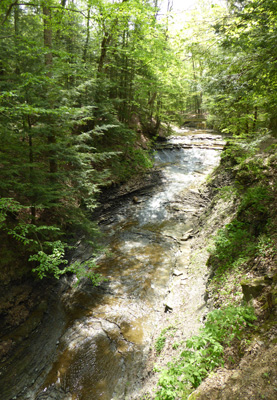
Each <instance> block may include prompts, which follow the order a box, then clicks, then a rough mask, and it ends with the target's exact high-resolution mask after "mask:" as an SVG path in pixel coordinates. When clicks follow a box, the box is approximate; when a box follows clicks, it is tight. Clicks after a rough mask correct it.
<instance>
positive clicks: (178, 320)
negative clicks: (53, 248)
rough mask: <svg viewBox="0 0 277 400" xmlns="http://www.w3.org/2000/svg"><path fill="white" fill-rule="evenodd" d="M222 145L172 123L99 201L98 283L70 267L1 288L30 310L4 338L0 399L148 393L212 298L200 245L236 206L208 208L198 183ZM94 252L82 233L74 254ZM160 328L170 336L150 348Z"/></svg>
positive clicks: (88, 399) (207, 193)
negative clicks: (140, 165)
mask: <svg viewBox="0 0 277 400" xmlns="http://www.w3.org/2000/svg"><path fill="white" fill-rule="evenodd" d="M223 145H224V141H223V139H222V137H221V136H219V135H215V134H213V133H212V132H206V131H199V130H198V131H196V130H195V131H191V130H188V129H187V130H179V131H177V132H176V135H175V136H173V137H171V138H170V140H169V141H168V142H165V143H162V144H161V146H159V148H158V149H157V151H156V154H155V159H156V167H155V170H154V171H153V172H152V173H151V174H148V175H146V176H145V177H144V178H143V180H139V181H138V180H135V181H133V182H129V183H128V184H126V185H124V186H122V187H120V188H116V189H114V190H113V191H111V192H110V193H109V194H108V195H107V196H106V198H103V200H102V206H101V208H100V209H99V212H98V214H97V218H98V221H99V226H100V228H101V230H102V232H103V245H105V246H106V247H107V248H108V250H109V251H108V252H107V253H105V254H102V255H101V256H99V258H98V265H99V269H98V271H97V272H99V273H101V274H103V276H104V277H105V278H106V281H104V282H103V283H102V284H101V285H100V286H99V287H93V286H91V284H90V282H87V281H85V280H83V281H82V282H81V284H80V285H79V286H75V285H74V284H75V282H76V279H75V278H74V277H73V276H71V277H67V278H65V279H63V280H60V281H59V282H54V281H53V282H48V283H39V284H37V286H36V288H35V290H36V295H34V294H32V293H33V292H34V289H33V288H32V285H31V283H30V284H28V283H25V287H23V288H22V289H21V292H20V293H16V291H13V292H12V291H11V293H7V294H6V295H5V296H6V297H5V299H6V304H11V310H12V309H13V310H14V309H16V308H17V309H18V310H19V311H18V313H19V314H20V311H21V312H22V310H23V311H24V310H25V309H26V313H27V310H29V311H28V313H27V314H26V318H25V322H23V323H18V324H17V326H16V327H15V328H14V329H13V330H12V331H9V330H8V329H6V331H5V332H4V335H3V337H2V344H1V347H0V351H2V359H1V375H0V398H1V400H11V399H17V400H28V399H29V400H42V399H45V400H46V399H47V400H48V399H49V400H51V399H52V400H73V399H74V400H98V399H99V400H100V399H101V400H111V399H113V400H119V399H122V400H123V399H129V400H131V399H136V400H139V399H143V398H145V399H146V398H147V399H151V398H154V394H155V391H156V385H157V381H158V376H159V375H158V373H155V372H154V371H153V366H154V365H156V367H157V368H156V369H159V368H161V367H164V366H166V364H167V362H168V361H170V360H171V358H172V357H173V356H174V354H175V352H176V350H174V349H175V348H176V347H174V346H173V344H174V343H178V342H183V341H184V340H185V339H186V338H188V337H190V336H191V335H193V334H195V333H197V332H198V330H199V327H200V326H201V324H202V322H203V319H204V318H205V315H206V313H207V312H208V308H209V306H210V304H209V301H208V302H207V300H208V297H207V292H206V285H207V280H208V276H209V271H208V269H207V266H206V263H207V260H208V257H209V254H208V251H207V246H208V244H209V240H210V238H211V237H212V235H213V234H214V232H215V231H216V230H217V229H218V228H220V227H221V226H223V225H224V224H226V223H227V222H228V219H229V220H231V218H232V215H233V213H234V210H235V207H234V203H233V200H232V199H231V198H230V200H229V201H226V200H225V201H218V202H217V203H216V205H215V206H214V208H213V209H212V208H211V207H210V202H211V198H212V195H211V189H210V188H208V187H207V186H206V184H205V180H206V178H207V175H208V174H209V173H211V171H212V170H213V168H214V167H215V166H216V165H218V163H219V154H220V150H221V149H222V147H223ZM222 179H223V180H224V182H219V183H218V184H219V185H224V184H227V183H228V182H227V181H226V180H227V179H228V178H227V177H224V178H222ZM209 207H210V208H209ZM209 210H210V211H209ZM91 257H92V254H91V249H90V247H89V246H88V245H86V244H84V243H83V241H82V239H81V238H80V241H79V244H78V247H77V249H76V251H75V253H74V257H73V259H78V260H82V261H85V260H88V259H90V258H91ZM32 296H35V299H36V301H35V300H32ZM15 299H17V300H15ZM20 299H21V300H20ZM28 302H29V303H28ZM28 304H29V309H28ZM12 305H13V307H12ZM8 315H10V318H12V316H13V315H14V314H13V313H12V311H11V312H10V314H8ZM14 318H16V316H14ZM3 326H4V328H5V326H8V324H6V325H3ZM163 329H168V330H169V331H170V329H171V330H172V335H168V338H167V341H166V343H165V347H164V349H163V351H162V353H161V355H160V356H157V354H156V352H155V348H154V343H155V341H156V340H157V338H158V336H159V335H160V332H161V331H162V330H163ZM225 375H226V374H225ZM222 379H223V378H222ZM226 379H227V378H226ZM217 384H219V383H218V381H217ZM207 393H209V390H208V389H207ZM211 393H212V394H211V397H207V399H208V398H210V399H216V398H217V397H213V396H215V395H214V394H213V393H215V392H213V391H212V392H211ZM204 398H205V397H203V399H204ZM220 398H221V397H220ZM223 398H225V397H222V399H223ZM249 398H251V399H252V397H249ZM226 399H227V397H226ZM245 399H246V397H245ZM253 399H254V397H253ZM257 399H258V398H257ZM255 400H256V399H255ZM270 400H271V399H270ZM272 400H273V398H272Z"/></svg>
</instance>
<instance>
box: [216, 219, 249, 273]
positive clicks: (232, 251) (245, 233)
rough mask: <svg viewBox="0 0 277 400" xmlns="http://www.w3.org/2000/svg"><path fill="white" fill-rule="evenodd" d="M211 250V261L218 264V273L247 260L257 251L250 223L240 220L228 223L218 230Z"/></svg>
mask: <svg viewBox="0 0 277 400" xmlns="http://www.w3.org/2000/svg"><path fill="white" fill-rule="evenodd" d="M209 250H210V253H211V257H210V259H209V263H210V264H212V265H213V266H217V274H221V273H222V272H224V271H225V270H226V269H228V268H231V267H233V266H235V263H236V262H237V261H239V262H245V261H246V260H247V259H248V258H249V257H250V256H251V255H253V254H254V252H255V243H254V242H253V238H252V235H251V233H250V230H249V225H248V224H246V223H243V222H240V221H238V220H234V221H233V222H231V223H229V224H227V225H226V226H225V227H224V228H223V229H220V230H219V231H218V232H217V235H216V237H215V239H214V247H213V248H210V249H209Z"/></svg>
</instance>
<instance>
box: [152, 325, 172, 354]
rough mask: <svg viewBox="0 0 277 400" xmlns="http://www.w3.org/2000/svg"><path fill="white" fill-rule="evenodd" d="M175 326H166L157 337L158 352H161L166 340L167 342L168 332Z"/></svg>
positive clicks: (156, 348)
mask: <svg viewBox="0 0 277 400" xmlns="http://www.w3.org/2000/svg"><path fill="white" fill-rule="evenodd" d="M174 329H175V328H174V326H172V325H170V326H168V327H167V328H164V329H163V330H162V331H161V333H160V336H159V337H158V338H157V340H156V342H155V350H156V353H157V354H160V353H161V351H162V349H163V348H164V346H165V342H166V333H167V332H168V331H170V330H174Z"/></svg>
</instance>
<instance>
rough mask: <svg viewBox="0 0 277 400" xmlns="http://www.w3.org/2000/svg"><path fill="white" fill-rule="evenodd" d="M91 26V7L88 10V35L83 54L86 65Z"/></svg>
mask: <svg viewBox="0 0 277 400" xmlns="http://www.w3.org/2000/svg"><path fill="white" fill-rule="evenodd" d="M89 24H90V7H89V8H88V16H87V33H86V41H85V45H84V52H83V61H84V63H85V62H86V61H87V53H88V45H89V39H90V29H89Z"/></svg>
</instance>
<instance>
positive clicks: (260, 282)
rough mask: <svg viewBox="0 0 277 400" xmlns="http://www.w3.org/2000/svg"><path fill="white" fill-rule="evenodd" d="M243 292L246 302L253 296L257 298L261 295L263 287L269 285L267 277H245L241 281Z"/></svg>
mask: <svg viewBox="0 0 277 400" xmlns="http://www.w3.org/2000/svg"><path fill="white" fill-rule="evenodd" d="M240 284H241V287H242V292H243V296H244V300H245V301H246V302H248V301H250V300H251V299H252V298H254V299H255V298H256V297H258V296H260V295H261V293H262V291H263V289H264V288H265V287H266V286H268V283H267V282H266V281H265V278H264V277H262V278H253V279H243V280H242V281H241V282H240Z"/></svg>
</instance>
